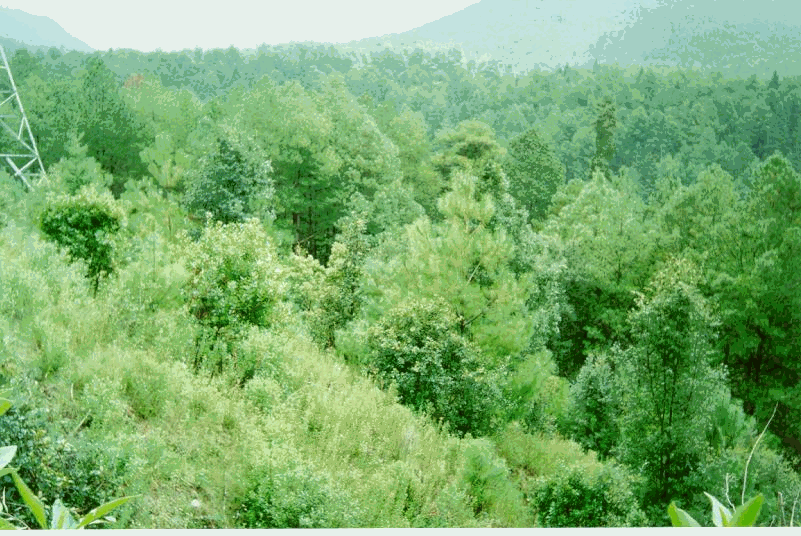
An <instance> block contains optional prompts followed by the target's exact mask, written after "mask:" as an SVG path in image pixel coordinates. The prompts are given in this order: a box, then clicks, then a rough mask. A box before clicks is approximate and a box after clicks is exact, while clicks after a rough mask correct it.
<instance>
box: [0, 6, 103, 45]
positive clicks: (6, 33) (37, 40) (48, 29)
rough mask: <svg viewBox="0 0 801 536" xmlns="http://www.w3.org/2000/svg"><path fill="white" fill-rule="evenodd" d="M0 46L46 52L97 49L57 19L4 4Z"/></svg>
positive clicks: (1, 18) (0, 17)
mask: <svg viewBox="0 0 801 536" xmlns="http://www.w3.org/2000/svg"><path fill="white" fill-rule="evenodd" d="M0 45H3V48H4V49H5V50H6V52H13V51H15V50H17V49H19V48H25V49H26V50H29V51H31V52H36V51H37V50H41V51H46V50H47V49H48V48H50V47H55V48H58V49H61V50H78V51H80V52H92V51H93V49H92V47H90V46H89V45H87V44H86V43H84V42H83V41H81V40H80V39H77V38H75V37H73V36H72V35H70V34H69V33H67V32H66V31H65V30H64V28H62V27H61V26H59V25H58V23H57V22H56V21H54V20H53V19H51V18H49V17H41V16H36V15H31V14H29V13H26V12H24V11H22V10H20V9H10V8H6V7H0Z"/></svg>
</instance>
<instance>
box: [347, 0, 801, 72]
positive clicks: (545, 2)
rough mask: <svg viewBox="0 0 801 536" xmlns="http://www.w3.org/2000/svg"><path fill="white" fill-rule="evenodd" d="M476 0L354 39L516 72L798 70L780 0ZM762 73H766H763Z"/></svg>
mask: <svg viewBox="0 0 801 536" xmlns="http://www.w3.org/2000/svg"><path fill="white" fill-rule="evenodd" d="M722 6H723V4H722V3H721V2H717V1H716V0H703V1H701V2H696V1H692V2H690V1H689V0H678V1H675V0H612V1H609V2H593V1H591V0H568V1H558V0H538V1H535V0H483V1H482V2H479V3H477V4H474V5H472V6H469V7H467V8H465V9H463V10H461V11H459V12H457V13H454V14H453V15H449V16H447V17H443V18H441V19H439V20H436V21H434V22H431V23H429V24H426V25H424V26H421V27H419V28H416V29H413V30H410V31H408V32H404V33H400V34H389V35H384V36H380V37H373V38H369V39H363V40H360V41H352V42H350V43H347V44H345V45H344V48H346V49H349V50H354V51H360V52H362V53H366V52H372V51H377V50H380V49H381V48H383V47H389V48H392V49H394V50H402V49H414V48H417V47H420V48H423V49H425V50H436V49H442V48H447V47H449V46H450V47H455V48H459V49H461V50H462V52H463V55H464V58H465V60H466V61H470V60H488V61H498V62H501V63H503V64H507V65H512V66H513V68H514V69H515V70H517V71H525V70H529V69H535V68H539V69H548V70H550V69H555V68H557V67H559V66H560V65H564V64H565V63H569V64H570V65H573V66H583V67H589V66H591V65H592V64H593V63H594V62H595V61H596V60H597V61H599V62H600V63H614V62H618V63H620V64H621V65H631V64H633V63H637V64H642V63H645V64H661V65H671V66H676V65H681V66H693V65H696V66H699V67H707V68H713V69H720V70H728V71H731V74H753V73H757V74H760V75H764V74H766V73H767V74H768V75H769V74H770V73H772V71H773V69H777V70H778V71H779V73H780V74H785V75H789V74H795V73H797V72H798V71H799V67H796V66H795V62H793V61H792V60H791V59H789V58H791V57H792V56H793V53H794V52H797V47H798V45H797V43H799V39H798V37H799V36H801V19H798V18H797V17H796V18H793V17H792V16H791V14H792V13H793V9H792V4H791V3H790V2H788V1H787V0H773V1H768V2H760V3H754V2H750V3H749V2H744V1H740V2H735V3H732V4H731V5H727V6H726V8H725V9H724V8H723V7H722ZM763 71H765V72H763Z"/></svg>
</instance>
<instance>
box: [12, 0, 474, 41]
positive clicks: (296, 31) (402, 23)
mask: <svg viewBox="0 0 801 536" xmlns="http://www.w3.org/2000/svg"><path fill="white" fill-rule="evenodd" d="M0 3H2V5H3V6H4V7H8V8H12V9H21V10H22V11H25V12H27V13H30V14H32V15H45V16H47V17H50V18H51V19H53V20H55V21H56V22H57V23H59V24H60V25H61V26H62V27H63V28H64V29H65V30H66V31H67V32H68V33H70V34H71V35H72V36H73V37H76V38H78V39H80V40H81V41H83V42H85V43H86V44H88V45H89V46H91V47H92V48H95V49H98V50H108V49H109V48H134V49H137V50H141V51H143V52H150V51H153V50H155V49H157V48H161V49H162V50H164V51H171V50H181V49H185V48H190V49H191V48H195V47H196V46H199V47H201V48H204V49H209V48H228V47H229V46H231V45H234V46H235V47H237V48H256V47H257V46H259V45H260V44H262V43H267V44H268V45H269V44H278V43H288V42H290V41H320V42H334V43H336V42H347V41H351V40H356V39H362V38H365V37H376V36H380V35H384V34H387V33H400V32H405V31H407V30H411V29H413V28H416V27H419V26H422V25H423V24H426V23H428V22H432V21H435V20H437V19H439V18H442V17H444V16H446V15H450V14H452V13H455V12H457V11H460V10H462V9H464V8H465V7H467V6H469V5H471V4H476V3H478V0H402V1H390V2H385V1H381V0H294V1H293V0H283V1H276V0H262V1H258V0H255V1H254V0H221V1H217V2H211V1H208V0H197V1H186V0H161V1H159V0H133V1H130V0H128V1H125V2H121V1H118V0H0Z"/></svg>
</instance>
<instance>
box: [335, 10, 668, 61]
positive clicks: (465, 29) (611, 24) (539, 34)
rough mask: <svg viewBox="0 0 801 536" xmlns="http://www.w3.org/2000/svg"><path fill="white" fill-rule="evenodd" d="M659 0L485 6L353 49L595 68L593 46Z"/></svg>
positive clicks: (355, 44)
mask: <svg viewBox="0 0 801 536" xmlns="http://www.w3.org/2000/svg"><path fill="white" fill-rule="evenodd" d="M656 2H657V0H605V1H603V2H599V1H598V0H483V1H481V2H479V3H477V4H473V5H471V6H468V7H466V8H465V9H463V10H461V11H459V12H457V13H454V14H452V15H449V16H447V17H443V18H441V19H439V20H436V21H434V22H431V23H428V24H426V25H424V26H421V27H419V28H416V29H414V30H411V31H408V32H404V33H401V34H389V35H384V36H381V37H375V38H370V39H363V40H360V41H354V42H351V43H348V44H347V45H346V46H347V47H348V48H352V49H356V50H363V51H372V50H377V49H379V48H380V47H382V46H390V47H392V48H395V49H402V48H409V49H414V48H415V47H417V46H420V47H425V46H427V47H431V46H432V45H433V46H434V47H435V48H439V47H442V46H443V45H453V46H457V47H458V48H461V49H462V51H463V53H464V56H465V58H466V59H468V60H469V59H476V60H496V61H500V62H502V63H505V64H509V65H512V66H514V68H515V69H516V70H527V69H532V68H545V69H553V68H556V67H558V66H559V65H564V64H565V63H570V64H572V65H585V64H592V62H593V61H594V58H593V57H592V56H591V55H590V54H589V52H588V50H589V46H590V45H591V44H594V43H595V42H597V40H598V39H599V38H600V37H601V36H602V35H604V34H606V33H609V32H615V31H618V30H620V29H622V28H623V27H624V26H625V25H626V24H627V23H630V22H633V21H634V20H636V18H637V16H638V14H639V12H640V10H641V8H642V6H643V5H656Z"/></svg>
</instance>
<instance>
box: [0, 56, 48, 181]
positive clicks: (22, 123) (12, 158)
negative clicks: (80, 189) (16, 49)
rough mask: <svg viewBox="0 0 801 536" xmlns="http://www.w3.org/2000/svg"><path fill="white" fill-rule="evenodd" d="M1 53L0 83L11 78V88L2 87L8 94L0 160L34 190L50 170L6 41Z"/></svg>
mask: <svg viewBox="0 0 801 536" xmlns="http://www.w3.org/2000/svg"><path fill="white" fill-rule="evenodd" d="M0 56H2V60H3V64H2V65H0V71H2V72H0V84H3V85H5V84H4V82H6V80H7V84H8V87H9V88H10V89H7V90H4V91H0V93H3V95H0V98H2V97H5V98H3V99H2V101H0V161H1V162H3V163H5V164H6V165H7V166H8V168H9V169H10V170H11V171H12V173H13V175H12V176H13V177H15V178H17V179H19V180H20V182H22V184H24V185H25V187H26V188H28V190H33V185H34V184H37V183H39V182H41V181H43V180H47V174H46V173H45V169H44V165H43V164H42V159H41V158H40V156H39V149H38V148H37V147H36V139H34V137H33V132H31V124H30V123H29V122H28V117H27V116H26V115H25V108H23V106H22V99H21V98H20V96H19V92H18V91H17V85H16V84H15V83H14V75H13V74H11V67H10V66H9V64H8V58H7V57H6V51H5V50H4V49H3V46H2V45H0Z"/></svg>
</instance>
